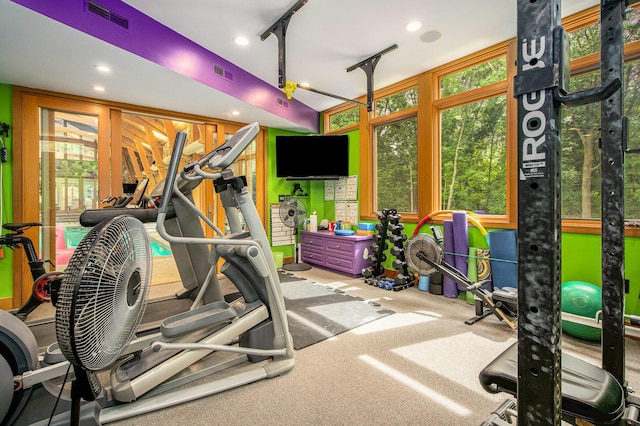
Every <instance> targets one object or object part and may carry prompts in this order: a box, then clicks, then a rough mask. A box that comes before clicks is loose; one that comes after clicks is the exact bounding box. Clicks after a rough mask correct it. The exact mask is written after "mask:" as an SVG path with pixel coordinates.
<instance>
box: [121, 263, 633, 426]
mask: <svg viewBox="0 0 640 426" xmlns="http://www.w3.org/2000/svg"><path fill="white" fill-rule="evenodd" d="M295 274H296V275H297V276H299V277H300V278H304V279H306V280H308V281H310V282H316V283H319V284H318V287H319V290H321V291H323V292H324V291H331V292H334V293H336V294H344V295H347V296H349V297H350V298H354V299H356V300H357V302H358V303H359V304H361V305H368V306H370V307H371V308H374V309H376V310H385V311H393V313H389V314H387V315H385V316H383V317H382V318H378V319H376V320H375V321H370V322H368V323H366V324H363V325H359V326H355V327H354V328H352V329H350V330H348V331H344V332H342V333H340V334H337V335H333V336H332V337H330V338H326V339H324V340H321V341H319V342H318V343H315V344H312V345H310V346H307V347H305V348H304V349H302V350H296V352H295V363H296V364H295V367H294V368H293V370H291V371H290V372H288V373H287V374H285V375H283V376H278V377H274V378H272V379H266V380H261V381H259V382H256V383H253V384H248V385H246V386H242V387H240V388H237V389H232V390H229V391H226V392H223V393H220V394H216V395H213V396H210V397H206V398H202V399H200V400H196V401H192V402H189V403H185V404H182V405H178V406H175V407H172V408H167V409H164V410H159V411H156V412H153V413H150V414H145V415H141V416H138V417H133V418H129V419H127V420H122V421H120V422H116V423H113V424H116V425H121V426H133V425H140V426H142V425H144V426H146V425H149V424H153V425H154V426H164V425H171V426H174V425H189V426H198V425H212V424H213V425H218V424H219V425H225V426H235V425H238V426H240V425H267V426H270V425H274V426H275V425H277V426H288V425H291V426H294V425H295V426H299V425H350V426H355V425H385V426H386V425H413V424H416V425H417V424H420V425H430V426H431V425H434V426H440V425H442V426H450V425H478V424H481V423H482V421H483V420H485V419H486V418H487V417H488V416H489V415H490V414H491V412H492V411H493V410H494V409H496V408H497V407H498V406H499V405H500V404H501V403H502V402H503V401H504V400H505V399H507V395H504V394H489V393H487V392H485V391H484V390H483V389H482V387H481V386H480V383H479V381H478V374H479V372H480V371H481V370H482V369H483V368H484V367H485V366H486V365H487V364H488V363H489V362H490V361H491V360H493V359H494V358H495V357H496V356H497V355H498V354H500V353H501V352H502V351H503V350H504V349H505V348H507V347H508V346H510V345H511V344H512V343H513V342H515V341H516V339H517V332H516V331H514V330H511V329H510V328H509V327H507V326H506V325H505V324H504V323H502V322H500V321H499V320H498V319H497V318H496V317H495V316H489V317H487V318H485V319H483V320H482V321H479V322H478V323H476V324H474V325H472V326H469V325H466V324H465V323H464V321H465V320H467V319H468V318H469V317H471V316H473V314H474V307H473V306H472V305H469V304H467V303H466V301H464V300H462V299H448V298H445V297H443V296H436V295H433V294H430V293H428V292H424V291H420V290H419V289H417V288H415V287H413V288H408V289H406V290H402V291H398V292H393V291H386V290H382V289H379V288H375V287H372V286H369V285H367V284H365V283H364V280H363V279H362V278H350V277H347V276H344V275H340V274H336V273H333V272H330V271H327V270H323V269H320V268H315V267H314V268H312V269H311V270H309V271H304V272H296V273H295ZM292 282H295V281H294V280H286V279H283V292H285V294H287V292H288V290H286V289H285V288H286V287H287V286H288V285H290V284H291V283H292ZM317 290H318V289H316V291H317ZM175 291H176V287H175V286H171V285H160V286H154V287H153V288H152V293H151V295H152V298H153V297H159V296H161V295H167V294H172V293H173V292H175ZM289 296H290V297H291V294H289ZM293 300H294V298H293V297H291V298H290V299H287V300H286V304H287V309H293V308H292V305H293V303H294V302H293ZM376 305H379V306H376ZM289 319H290V323H291V324H292V328H293V324H294V321H293V319H291V318H289ZM294 340H295V339H294ZM562 349H563V351H566V352H568V353H571V354H573V355H575V356H578V357H579V358H582V359H584V360H586V361H589V362H592V363H593V364H595V365H600V359H601V356H600V345H599V343H597V342H595V343H594V342H586V341H581V340H577V339H574V338H572V337H570V336H566V335H563V337H562ZM626 371H627V377H626V379H627V381H628V382H629V385H630V386H632V387H635V388H637V387H638V386H640V342H638V341H636V340H631V339H627V340H626ZM206 381H207V378H204V379H201V381H200V382H206Z"/></svg>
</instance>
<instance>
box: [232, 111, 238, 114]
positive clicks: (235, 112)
mask: <svg viewBox="0 0 640 426" xmlns="http://www.w3.org/2000/svg"><path fill="white" fill-rule="evenodd" d="M231 115H240V111H231Z"/></svg>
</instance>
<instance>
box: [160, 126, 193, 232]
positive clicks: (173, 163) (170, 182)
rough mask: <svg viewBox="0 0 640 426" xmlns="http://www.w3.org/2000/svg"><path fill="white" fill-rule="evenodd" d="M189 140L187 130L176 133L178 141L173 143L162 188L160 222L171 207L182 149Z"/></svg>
mask: <svg viewBox="0 0 640 426" xmlns="http://www.w3.org/2000/svg"><path fill="white" fill-rule="evenodd" d="M186 140H187V134H186V133H185V132H178V133H177V134H176V141H175V143H174V144H173V152H172V153H171V160H170V161H169V169H168V170H167V178H166V180H165V181H164V189H163V190H162V200H161V202H160V209H159V211H158V223H160V221H161V219H160V217H161V216H162V221H163V222H164V217H165V215H166V214H167V210H168V209H169V201H170V200H171V194H172V193H173V187H174V185H175V183H176V175H177V173H178V166H179V163H180V157H181V156H182V150H183V149H184V144H185V141H186Z"/></svg>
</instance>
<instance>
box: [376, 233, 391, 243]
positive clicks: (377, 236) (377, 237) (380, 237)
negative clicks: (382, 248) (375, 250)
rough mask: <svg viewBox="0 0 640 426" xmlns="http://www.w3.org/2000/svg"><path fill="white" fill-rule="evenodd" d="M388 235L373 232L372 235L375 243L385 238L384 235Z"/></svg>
mask: <svg viewBox="0 0 640 426" xmlns="http://www.w3.org/2000/svg"><path fill="white" fill-rule="evenodd" d="M388 236H389V235H388V234H387V235H384V234H374V235H373V241H375V242H376V243H378V244H380V242H382V240H384V239H385V237H388Z"/></svg>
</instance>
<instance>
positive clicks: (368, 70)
mask: <svg viewBox="0 0 640 426" xmlns="http://www.w3.org/2000/svg"><path fill="white" fill-rule="evenodd" d="M306 3H307V0H299V1H298V2H297V3H296V4H294V5H293V6H292V7H291V8H290V9H289V10H287V12H286V13H285V14H284V15H282V16H281V17H280V18H278V20H277V21H276V22H275V23H274V24H273V25H271V26H270V27H269V29H268V30H266V31H265V32H264V33H262V35H261V36H260V40H261V41H265V40H266V39H267V38H268V37H269V36H270V35H271V34H275V36H276V37H277V38H278V88H280V89H283V90H284V92H285V93H286V94H287V99H291V94H292V93H293V92H295V91H296V89H297V88H298V87H301V88H302V89H304V90H308V91H310V92H314V93H318V94H321V95H324V96H329V97H332V98H336V99H340V100H341V101H344V102H351V103H354V104H357V105H361V106H366V107H367V111H371V110H372V109H373V72H374V71H375V68H376V65H377V64H378V62H379V61H380V58H381V57H382V55H384V54H385V53H389V52H391V51H392V50H395V49H397V48H398V45H397V44H394V45H393V46H390V47H387V48H386V49H384V50H383V51H381V52H378V53H376V54H375V55H372V56H370V57H368V58H367V59H365V60H363V61H360V62H358V63H357V64H355V65H353V66H351V67H349V68H347V72H351V71H353V70H355V69H357V68H361V69H362V71H364V72H365V74H366V75H367V102H366V103H364V102H359V101H355V100H353V99H349V98H345V97H344V96H339V95H334V94H333V93H329V92H325V91H323V90H318V89H314V88H312V87H309V86H307V85H300V84H298V83H296V82H293V81H290V80H287V71H286V70H287V60H286V57H287V52H286V50H287V49H286V38H287V27H288V26H289V21H290V20H291V17H292V16H293V15H294V14H295V13H296V12H297V11H298V10H300V8H301V7H302V6H304V5H305V4H306Z"/></svg>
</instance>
